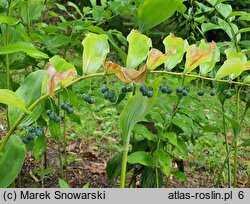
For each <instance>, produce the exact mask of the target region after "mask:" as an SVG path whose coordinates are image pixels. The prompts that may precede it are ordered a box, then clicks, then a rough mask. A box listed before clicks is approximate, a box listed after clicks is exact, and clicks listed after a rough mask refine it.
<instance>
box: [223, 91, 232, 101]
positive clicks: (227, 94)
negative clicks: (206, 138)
mask: <svg viewBox="0 0 250 204" xmlns="http://www.w3.org/2000/svg"><path fill="white" fill-rule="evenodd" d="M223 94H224V96H225V98H226V99H230V98H231V97H232V94H231V92H230V91H228V90H224V91H223Z"/></svg>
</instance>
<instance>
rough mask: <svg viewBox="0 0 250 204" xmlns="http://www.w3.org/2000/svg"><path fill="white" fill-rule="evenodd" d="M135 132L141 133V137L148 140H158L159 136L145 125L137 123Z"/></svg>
mask: <svg viewBox="0 0 250 204" xmlns="http://www.w3.org/2000/svg"><path fill="white" fill-rule="evenodd" d="M134 133H136V134H138V135H141V137H143V138H146V139H148V140H151V141H154V142H157V136H156V135H154V134H153V133H151V132H150V131H149V130H148V129H147V127H146V126H145V125H141V124H136V125H135V127H134Z"/></svg>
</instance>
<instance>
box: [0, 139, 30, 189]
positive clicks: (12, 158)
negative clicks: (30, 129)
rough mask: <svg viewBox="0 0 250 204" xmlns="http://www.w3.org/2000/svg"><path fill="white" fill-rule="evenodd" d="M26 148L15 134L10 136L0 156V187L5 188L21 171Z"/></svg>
mask: <svg viewBox="0 0 250 204" xmlns="http://www.w3.org/2000/svg"><path fill="white" fill-rule="evenodd" d="M25 155H26V148H25V145H24V144H23V142H22V140H21V139H20V138H19V137H17V136H14V135H13V136H11V137H10V139H9V140H8V142H7V143H6V145H5V147H4V150H3V155H2V156H1V157H0V188H7V187H8V186H9V185H10V184H11V183H12V182H13V181H14V180H15V179H16V178H17V175H18V174H19V172H20V171H21V168H22V165H23V162H24V160H25Z"/></svg>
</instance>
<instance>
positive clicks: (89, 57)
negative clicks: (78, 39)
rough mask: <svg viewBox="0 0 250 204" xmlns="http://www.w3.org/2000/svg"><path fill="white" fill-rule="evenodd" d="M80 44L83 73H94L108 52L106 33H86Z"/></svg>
mask: <svg viewBox="0 0 250 204" xmlns="http://www.w3.org/2000/svg"><path fill="white" fill-rule="evenodd" d="M82 45H83V56H82V70H83V74H91V73H95V72H96V71H97V70H98V69H99V68H100V67H101V65H102V63H103V61H104V60H105V58H106V56H107V54H108V52H109V44H108V36H107V35H106V34H100V35H98V34H94V33H88V34H87V35H86V37H85V38H84V40H83V41H82Z"/></svg>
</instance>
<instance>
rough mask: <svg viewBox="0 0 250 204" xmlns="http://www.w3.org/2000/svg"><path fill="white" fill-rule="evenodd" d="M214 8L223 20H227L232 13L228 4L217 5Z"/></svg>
mask: <svg viewBox="0 0 250 204" xmlns="http://www.w3.org/2000/svg"><path fill="white" fill-rule="evenodd" d="M215 7H216V8H217V10H218V12H219V13H220V14H221V15H222V16H223V17H224V18H227V17H228V16H229V15H230V14H231V13H232V11H233V10H232V6H231V5H230V4H223V3H219V4H217V5H216V6H215Z"/></svg>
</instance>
